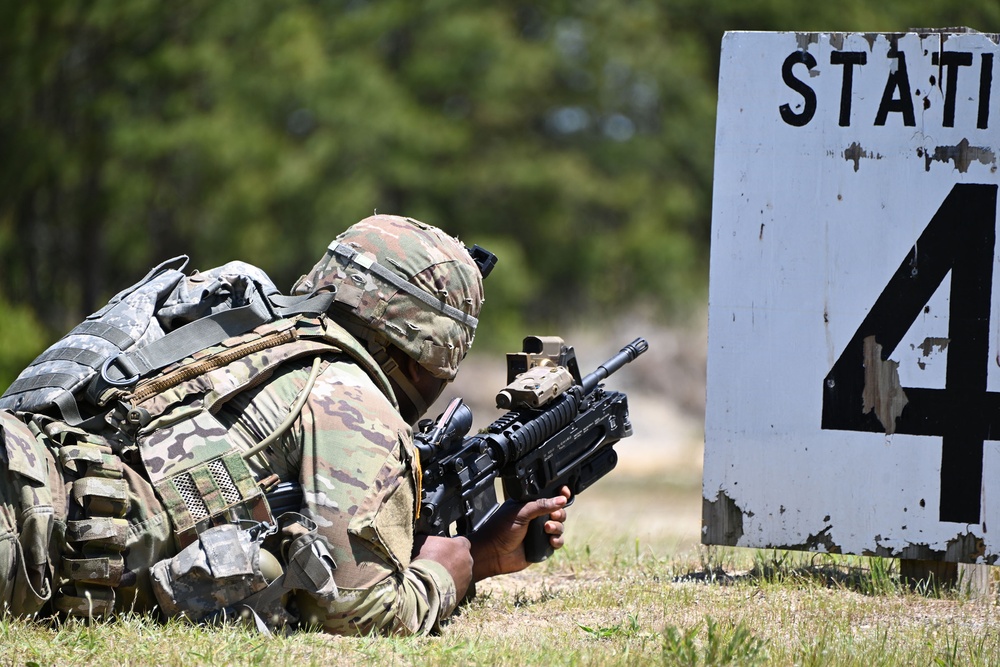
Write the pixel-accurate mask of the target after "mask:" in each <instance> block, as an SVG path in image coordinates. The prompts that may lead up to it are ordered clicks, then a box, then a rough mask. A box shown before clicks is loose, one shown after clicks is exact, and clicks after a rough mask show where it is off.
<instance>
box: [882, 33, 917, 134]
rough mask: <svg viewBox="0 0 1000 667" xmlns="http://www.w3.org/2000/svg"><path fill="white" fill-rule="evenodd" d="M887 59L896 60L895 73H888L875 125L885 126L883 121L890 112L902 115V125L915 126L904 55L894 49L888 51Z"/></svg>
mask: <svg viewBox="0 0 1000 667" xmlns="http://www.w3.org/2000/svg"><path fill="white" fill-rule="evenodd" d="M889 57H890V58H896V60H897V61H898V63H899V64H898V65H897V66H896V71H895V72H889V78H888V80H886V82H885V91H884V92H883V93H882V103H881V104H879V107H878V113H877V114H876V115H875V124H876V125H885V119H886V118H887V117H888V115H889V112H890V111H898V112H900V113H902V114H903V125H906V126H908V127H913V126H915V125H916V124H917V121H916V119H915V118H914V116H913V97H911V96H910V79H909V77H908V76H907V75H906V54H904V53H902V52H901V51H897V50H896V49H889ZM897 90H898V91H899V98H898V99H895V98H893V96H892V94H893V92H895V91H897Z"/></svg>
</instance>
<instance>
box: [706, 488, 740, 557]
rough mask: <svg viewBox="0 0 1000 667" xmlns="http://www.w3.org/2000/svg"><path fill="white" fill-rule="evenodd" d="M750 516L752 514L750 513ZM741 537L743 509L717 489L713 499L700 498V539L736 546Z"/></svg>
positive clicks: (708, 542)
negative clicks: (717, 491)
mask: <svg viewBox="0 0 1000 667" xmlns="http://www.w3.org/2000/svg"><path fill="white" fill-rule="evenodd" d="M751 516H752V515H751ZM741 537H743V510H741V509H740V508H739V506H738V505H737V504H736V503H735V502H733V499H732V498H730V497H729V496H727V495H726V494H725V493H723V492H722V491H719V493H718V495H717V496H716V498H715V500H708V499H707V498H702V541H703V542H704V543H705V544H721V545H725V546H736V543H737V542H739V541H740V538H741Z"/></svg>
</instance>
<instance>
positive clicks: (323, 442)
mask: <svg viewBox="0 0 1000 667" xmlns="http://www.w3.org/2000/svg"><path fill="white" fill-rule="evenodd" d="M323 361H324V363H323V367H322V370H321V373H320V375H319V376H318V378H317V380H316V382H315V385H314V386H313V389H312V392H311V393H310V398H309V400H308V401H307V402H306V404H305V406H304V408H303V410H302V413H301V416H300V418H299V419H298V420H297V421H296V422H295V423H294V424H293V426H292V428H291V429H290V430H289V431H288V433H286V435H285V436H284V437H283V438H281V439H280V440H279V441H278V442H277V443H276V444H275V445H274V446H273V447H271V448H269V449H268V450H266V451H264V452H262V453H261V454H260V455H258V456H254V457H252V458H251V460H250V464H251V468H252V469H254V470H255V472H256V474H257V475H258V476H259V477H264V476H266V475H269V474H277V475H278V477H279V478H280V479H281V480H282V481H285V480H298V481H299V483H300V484H301V485H302V488H303V491H304V494H303V495H304V497H303V505H302V510H301V512H302V514H303V515H305V516H306V517H308V518H310V519H311V520H312V521H313V522H315V523H316V524H317V526H318V530H319V534H320V535H321V536H322V537H323V538H325V539H326V541H327V543H328V545H329V547H330V552H331V554H332V556H333V560H334V561H335V562H336V572H335V579H336V584H337V588H338V589H339V592H338V594H337V596H336V597H330V596H324V595H318V594H316V593H314V592H312V591H308V590H300V591H298V593H297V596H296V602H297V605H298V613H299V616H300V619H301V621H302V622H303V623H307V624H315V625H318V626H321V627H322V628H323V629H325V630H326V631H328V632H332V633H337V634H355V633H360V634H366V633H369V632H373V631H374V632H378V633H386V634H387V633H395V634H412V633H427V632H430V631H432V630H435V629H437V628H438V627H439V626H440V623H441V621H442V620H443V619H444V618H445V617H447V616H448V615H450V614H451V613H452V611H453V610H454V608H455V606H456V604H457V599H456V592H455V585H454V582H453V581H452V579H451V576H450V575H449V574H448V572H447V571H446V570H445V569H444V568H443V567H442V566H441V565H439V564H438V563H436V562H433V561H426V560H416V561H411V552H412V549H413V520H414V514H415V511H416V488H417V479H416V475H417V472H416V467H415V465H414V464H413V457H414V456H415V453H414V449H413V441H412V432H411V430H410V427H409V425H407V424H406V423H405V422H404V421H403V419H402V417H400V415H399V413H398V411H397V410H396V408H395V406H394V404H393V398H392V396H391V394H390V395H386V394H385V393H383V391H382V390H380V389H379V387H378V385H377V384H376V382H373V379H372V377H371V376H370V375H369V373H368V372H366V371H365V370H364V369H363V368H362V367H361V366H360V365H359V364H358V363H357V362H355V361H353V360H352V359H350V358H348V357H346V356H344V355H342V354H328V355H324V356H323ZM309 365H310V361H309V360H300V361H293V362H289V363H287V364H285V365H283V366H282V367H281V368H280V369H279V371H278V372H276V373H275V375H274V376H273V377H272V379H271V380H270V381H269V382H268V383H267V384H266V385H263V386H262V387H260V388H257V389H251V390H248V391H244V392H241V393H239V394H237V395H235V396H234V397H233V398H232V399H231V400H229V401H228V402H227V403H226V404H225V405H224V406H222V408H221V409H220V410H219V411H218V415H217V416H218V419H219V420H220V422H222V423H224V424H225V425H226V426H227V433H228V436H227V437H228V438H229V441H230V442H232V443H234V444H237V446H239V447H241V448H243V449H249V448H250V447H252V446H253V445H254V444H256V443H257V442H258V441H260V440H261V439H262V438H263V437H265V436H266V435H267V434H268V433H270V432H272V431H273V430H274V428H275V427H276V426H277V424H278V423H280V422H281V420H282V419H283V418H284V417H285V415H286V414H287V413H288V410H289V407H290V406H291V405H292V403H293V402H294V401H295V399H296V397H297V396H298V395H299V393H300V392H301V391H302V390H303V388H304V387H305V384H306V381H307V379H308V376H309V370H310V369H309Z"/></svg>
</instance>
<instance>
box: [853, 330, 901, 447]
mask: <svg viewBox="0 0 1000 667" xmlns="http://www.w3.org/2000/svg"><path fill="white" fill-rule="evenodd" d="M862 399H863V401H864V406H863V407H862V410H863V411H864V412H865V413H868V412H872V411H873V410H874V411H875V416H876V417H878V420H879V421H880V422H882V426H883V427H884V428H885V432H886V434H887V435H892V434H893V433H894V432H895V430H896V418H897V417H899V415H901V414H903V408H905V407H906V403H907V399H906V392H905V391H903V387H902V385H901V384H900V382H899V362H898V361H891V360H888V361H883V360H882V346H881V345H879V344H878V343H876V342H875V336H868V337H867V338H865V390H864V393H863V394H862Z"/></svg>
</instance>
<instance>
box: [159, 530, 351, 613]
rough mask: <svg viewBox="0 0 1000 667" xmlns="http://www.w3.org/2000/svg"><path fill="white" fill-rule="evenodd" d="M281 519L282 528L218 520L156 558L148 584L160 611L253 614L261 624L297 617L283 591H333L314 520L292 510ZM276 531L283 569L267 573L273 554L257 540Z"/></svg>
mask: <svg viewBox="0 0 1000 667" xmlns="http://www.w3.org/2000/svg"><path fill="white" fill-rule="evenodd" d="M279 524H281V529H280V531H279V530H278V529H277V528H276V527H275V526H273V525H270V524H256V525H255V526H254V527H253V528H251V529H249V530H248V529H240V528H238V527H237V526H236V525H234V524H225V525H221V526H216V527H214V528H210V529H208V530H207V531H205V532H203V533H202V534H201V535H199V536H198V539H196V540H195V541H194V542H193V543H191V544H190V545H188V546H187V547H185V548H184V549H183V550H182V551H181V552H180V553H178V554H177V555H176V556H174V557H173V558H169V559H166V560H163V561H160V562H159V563H157V564H156V565H154V566H153V568H152V571H151V579H152V582H153V590H154V592H155V594H156V598H157V600H158V601H159V604H160V608H161V609H162V610H163V612H164V614H165V615H166V616H168V617H174V616H180V615H183V616H186V617H188V618H190V619H192V620H194V621H202V620H212V619H215V618H219V617H222V618H223V619H227V618H232V619H236V618H240V617H246V616H248V615H251V614H252V615H253V618H254V621H255V622H256V625H257V628H258V629H259V630H261V631H264V632H266V627H267V626H268V625H270V626H283V625H287V624H289V623H292V622H294V621H295V620H296V619H295V617H294V616H292V615H291V614H290V613H289V612H288V611H287V610H286V609H285V602H286V599H287V597H288V594H289V593H291V592H292V591H294V590H305V591H309V592H310V593H312V594H313V595H318V596H321V597H329V598H331V599H336V597H337V584H336V583H335V582H334V579H333V571H334V570H335V569H336V567H337V565H336V563H334V561H333V557H332V556H331V555H330V550H329V548H328V547H327V545H326V542H325V541H324V540H323V538H322V537H320V536H319V534H318V532H317V529H316V524H315V523H314V522H312V521H311V520H309V519H307V518H306V517H304V516H302V515H300V514H296V513H293V512H288V513H286V514H284V515H282V516H281V518H280V519H279ZM276 533H277V535H276ZM278 539H280V546H278V549H279V550H280V552H281V554H282V559H281V560H282V562H283V564H284V571H283V572H282V573H281V574H279V575H277V576H276V577H273V578H272V579H271V580H270V581H269V580H268V578H267V577H265V576H264V574H263V573H262V572H261V569H262V565H261V564H262V561H267V560H273V557H272V556H271V555H270V553H269V552H267V551H265V550H264V548H263V546H262V545H263V542H264V541H265V540H268V543H269V544H271V543H272V542H276V541H277V540H278ZM262 553H263V554H264V558H263V559H262V557H261V554H262ZM272 574H274V573H272Z"/></svg>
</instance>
